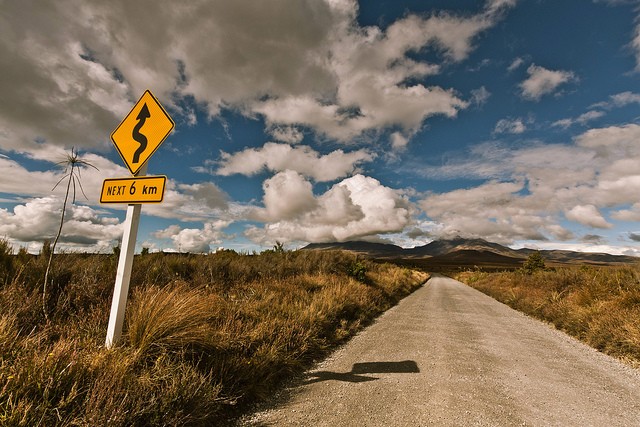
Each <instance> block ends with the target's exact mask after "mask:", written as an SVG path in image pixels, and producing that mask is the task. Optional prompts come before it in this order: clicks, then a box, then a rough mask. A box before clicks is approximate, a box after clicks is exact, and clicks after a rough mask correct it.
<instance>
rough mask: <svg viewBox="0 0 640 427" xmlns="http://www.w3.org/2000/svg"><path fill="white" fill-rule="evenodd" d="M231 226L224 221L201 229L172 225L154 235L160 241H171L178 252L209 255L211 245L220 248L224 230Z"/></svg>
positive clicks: (209, 224) (214, 222)
mask: <svg viewBox="0 0 640 427" xmlns="http://www.w3.org/2000/svg"><path fill="white" fill-rule="evenodd" d="M229 224H230V223H229V222H228V221H223V220H219V221H213V222H206V223H205V224H204V226H203V227H202V228H201V229H197V228H184V229H183V228H181V227H180V226H178V225H171V226H169V227H167V228H165V229H164V230H160V231H157V232H155V233H153V235H154V237H156V238H159V239H171V240H172V241H173V246H174V247H173V249H174V250H176V251H178V252H191V253H208V252H210V251H211V245H214V246H218V245H220V244H221V243H222V241H223V238H224V237H225V234H224V232H223V231H222V230H224V229H225V228H226V227H227V226H229Z"/></svg>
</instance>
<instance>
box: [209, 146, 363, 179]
mask: <svg viewBox="0 0 640 427" xmlns="http://www.w3.org/2000/svg"><path fill="white" fill-rule="evenodd" d="M221 157H222V160H221V161H220V166H219V167H218V169H217V170H216V174H218V175H223V176H228V175H232V174H236V173H239V174H243V175H247V176H251V175H255V174H257V173H259V172H261V171H263V170H265V169H266V170H270V171H273V172H281V171H285V170H295V171H296V172H299V173H301V174H303V175H305V176H308V177H311V178H313V179H314V180H315V181H318V182H322V181H333V180H335V179H338V178H342V177H345V176H347V175H349V174H351V173H353V172H354V171H356V170H357V166H358V165H359V164H361V163H363V162H370V161H372V160H373V159H374V157H375V156H374V155H373V154H372V153H370V152H368V151H366V150H357V151H351V152H348V153H345V152H344V151H343V150H335V151H332V152H331V153H329V154H325V155H320V153H318V152H317V151H315V150H313V149H312V148H311V147H308V146H305V145H300V146H295V147H291V146H290V145H288V144H278V143H273V142H269V143H266V144H265V145H264V146H263V147H262V148H247V149H245V150H243V151H240V152H238V153H235V154H229V153H225V152H222V154H221Z"/></svg>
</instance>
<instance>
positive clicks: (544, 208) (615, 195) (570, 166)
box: [420, 124, 640, 243]
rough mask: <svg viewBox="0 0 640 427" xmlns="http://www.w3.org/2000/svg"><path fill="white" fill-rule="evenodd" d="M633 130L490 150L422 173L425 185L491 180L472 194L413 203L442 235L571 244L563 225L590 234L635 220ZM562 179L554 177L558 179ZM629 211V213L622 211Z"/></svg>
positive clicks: (638, 153)
mask: <svg viewBox="0 0 640 427" xmlns="http://www.w3.org/2000/svg"><path fill="white" fill-rule="evenodd" d="M638 140H640V125H636V124H628V125H624V126H611V127H607V128H601V129H591V130H589V131H587V132H584V133H583V134H581V135H579V136H578V137H576V138H575V140H574V141H573V143H572V144H564V145H550V144H545V145H542V144H540V143H535V142H530V143H529V144H528V146H526V147H523V148H517V149H508V148H506V147H505V146H501V145H500V144H496V143H488V144H481V145H479V146H476V147H474V148H473V149H472V150H471V151H470V153H469V155H468V156H466V157H464V158H462V159H459V160H454V161H450V162H449V163H448V164H445V165H443V166H438V167H433V168H427V169H425V171H424V173H425V175H426V176H429V177H432V178H438V177H440V178H446V179H448V178H459V177H465V178H475V179H493V180H494V181H493V182H489V183H487V184H484V185H480V186H478V187H474V188H469V189H463V190H456V191H451V192H446V193H442V194H428V195H426V196H425V197H424V198H423V200H422V201H421V203H420V206H421V207H422V209H423V210H424V211H425V212H426V214H427V215H428V217H429V218H430V219H431V220H433V221H435V222H437V223H439V224H441V225H442V228H441V229H439V230H438V233H441V234H443V235H454V234H462V235H473V236H484V237H485V238H491V239H493V240H496V241H503V242H507V243H508V242H510V241H513V240H519V239H525V240H526V239H530V240H544V239H548V238H551V237H553V238H556V239H561V240H566V239H570V238H572V237H573V234H572V232H570V231H569V230H567V229H566V228H565V227H564V226H562V225H560V222H561V221H562V219H563V217H564V218H566V219H567V220H569V221H571V222H574V223H576V224H579V225H582V226H586V227H593V228H611V227H612V225H613V224H611V223H610V222H609V221H607V220H606V219H605V218H604V216H603V215H602V213H601V212H603V211H604V210H605V209H606V210H608V211H610V212H611V214H610V216H611V218H613V219H616V220H624V221H637V220H640V205H639V204H638V203H637V199H638V196H637V195H638V194H640V146H639V145H638V143H637V141H638ZM558 171H562V173H558ZM629 206H631V207H629Z"/></svg>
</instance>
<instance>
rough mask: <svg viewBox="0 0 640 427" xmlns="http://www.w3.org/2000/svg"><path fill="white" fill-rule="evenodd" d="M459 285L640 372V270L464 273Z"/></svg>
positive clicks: (638, 268)
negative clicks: (546, 324)
mask: <svg viewBox="0 0 640 427" xmlns="http://www.w3.org/2000/svg"><path fill="white" fill-rule="evenodd" d="M458 279H459V280H462V281H464V282H465V283H467V284H468V285H470V286H472V287H474V288H476V289H478V290H480V291H482V292H484V293H486V294H487V295H490V296H492V297H494V298H495V299H497V300H498V301H501V302H503V303H505V304H507V305H509V306H511V307H513V308H515V309H517V310H520V311H523V312H525V313H527V314H529V315H532V316H534V317H537V318H539V319H542V320H546V321H548V322H551V323H553V324H554V325H555V326H556V327H557V328H558V329H560V330H562V331H565V332H567V333H568V334H570V335H573V336H574V337H576V338H578V339H580V340H582V341H584V342H586V343H587V344H589V345H591V346H592V347H594V348H596V349H598V350H600V351H602V352H604V353H607V354H609V355H612V356H615V357H618V358H620V359H623V360H625V361H627V362H629V363H631V364H632V365H635V366H640V266H627V267H591V266H582V267H563V268H557V269H554V270H543V269H535V270H534V271H531V272H526V271H525V270H524V269H523V270H522V271H516V272H503V273H483V272H467V273H463V274H460V275H459V276H458Z"/></svg>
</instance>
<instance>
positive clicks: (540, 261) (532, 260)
mask: <svg viewBox="0 0 640 427" xmlns="http://www.w3.org/2000/svg"><path fill="white" fill-rule="evenodd" d="M545 268H546V265H545V261H544V257H543V256H542V254H541V253H540V252H539V251H535V252H533V253H531V254H530V255H529V256H528V257H527V260H526V261H525V262H524V264H522V271H523V272H524V273H525V274H533V273H535V272H536V271H540V270H544V269H545Z"/></svg>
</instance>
